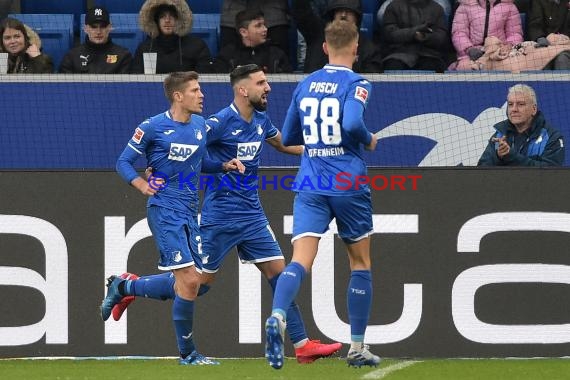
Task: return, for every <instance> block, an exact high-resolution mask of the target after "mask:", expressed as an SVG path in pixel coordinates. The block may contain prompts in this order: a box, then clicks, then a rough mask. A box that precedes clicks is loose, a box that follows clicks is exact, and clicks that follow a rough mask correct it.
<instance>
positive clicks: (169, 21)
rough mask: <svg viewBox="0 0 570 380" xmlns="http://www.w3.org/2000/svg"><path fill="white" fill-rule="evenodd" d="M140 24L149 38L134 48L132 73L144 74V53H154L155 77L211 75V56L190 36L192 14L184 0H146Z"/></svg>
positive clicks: (202, 44) (206, 49)
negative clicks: (182, 73) (183, 73)
mask: <svg viewBox="0 0 570 380" xmlns="http://www.w3.org/2000/svg"><path fill="white" fill-rule="evenodd" d="M139 23H140V25H141V27H142V29H143V31H145V32H146V33H147V34H148V35H149V37H148V38H147V39H146V40H145V41H143V42H142V43H141V44H140V45H139V46H138V48H137V51H136V53H135V58H134V60H133V65H132V69H131V72H132V73H143V72H144V65H143V53H149V52H155V53H157V61H156V73H157V74H165V73H171V72H175V71H191V70H192V71H197V72H200V73H207V72H210V69H211V61H212V58H211V55H210V49H208V46H207V45H206V43H205V42H204V41H203V40H202V39H201V38H198V37H195V36H192V35H190V34H189V33H190V31H191V30H192V11H191V10H190V8H189V7H188V4H187V3H186V1H184V0H147V1H145V3H144V4H143V6H142V8H141V10H140V14H139Z"/></svg>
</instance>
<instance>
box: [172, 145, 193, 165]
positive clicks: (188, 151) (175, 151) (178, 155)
mask: <svg viewBox="0 0 570 380" xmlns="http://www.w3.org/2000/svg"><path fill="white" fill-rule="evenodd" d="M197 150H198V145H187V144H176V143H172V144H170V153H169V154H168V159H169V160H174V161H182V162H184V161H186V160H187V159H188V157H190V156H191V155H193V154H194V152H196V151H197Z"/></svg>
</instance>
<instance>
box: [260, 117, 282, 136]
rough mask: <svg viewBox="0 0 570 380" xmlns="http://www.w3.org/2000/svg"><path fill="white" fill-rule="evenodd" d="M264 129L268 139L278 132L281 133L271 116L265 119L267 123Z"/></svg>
mask: <svg viewBox="0 0 570 380" xmlns="http://www.w3.org/2000/svg"><path fill="white" fill-rule="evenodd" d="M263 129H264V130H265V139H266V140H267V139H272V138H274V137H275V136H277V133H279V130H278V129H277V127H276V126H275V125H273V123H272V122H271V119H270V118H269V117H267V118H266V119H265V125H264V126H263Z"/></svg>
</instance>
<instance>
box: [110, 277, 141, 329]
mask: <svg viewBox="0 0 570 380" xmlns="http://www.w3.org/2000/svg"><path fill="white" fill-rule="evenodd" d="M119 277H120V278H124V279H125V280H136V279H138V278H139V276H137V275H136V274H133V273H128V272H126V273H123V274H122V275H120V276H119ZM134 300H135V296H126V297H123V299H122V300H121V302H119V303H118V304H116V305H115V306H113V310H112V312H111V313H112V314H113V319H114V320H115V321H118V320H119V319H121V316H122V315H123V313H124V312H125V310H127V307H129V305H130V304H131V302H133V301H134Z"/></svg>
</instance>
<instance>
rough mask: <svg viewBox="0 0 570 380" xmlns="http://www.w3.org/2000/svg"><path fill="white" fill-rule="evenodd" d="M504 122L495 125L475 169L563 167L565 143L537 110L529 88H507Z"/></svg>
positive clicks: (516, 86)
mask: <svg viewBox="0 0 570 380" xmlns="http://www.w3.org/2000/svg"><path fill="white" fill-rule="evenodd" d="M507 117H508V119H507V120H504V121H501V122H500V123H497V124H495V126H494V128H495V130H496V132H495V133H494V134H493V136H491V138H490V139H489V144H488V145H487V148H486V149H485V151H484V152H483V155H482V156H481V158H480V159H479V163H478V164H477V166H562V164H563V163H564V141H563V139H562V135H561V134H560V132H558V131H557V130H556V129H554V128H553V127H552V126H551V125H550V124H549V123H548V122H547V121H546V119H545V118H544V114H543V113H542V112H541V111H539V110H538V105H537V101H536V93H535V92H534V90H533V89H532V87H530V86H527V85H525V84H517V85H514V86H513V87H511V88H509V93H508V96H507Z"/></svg>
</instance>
